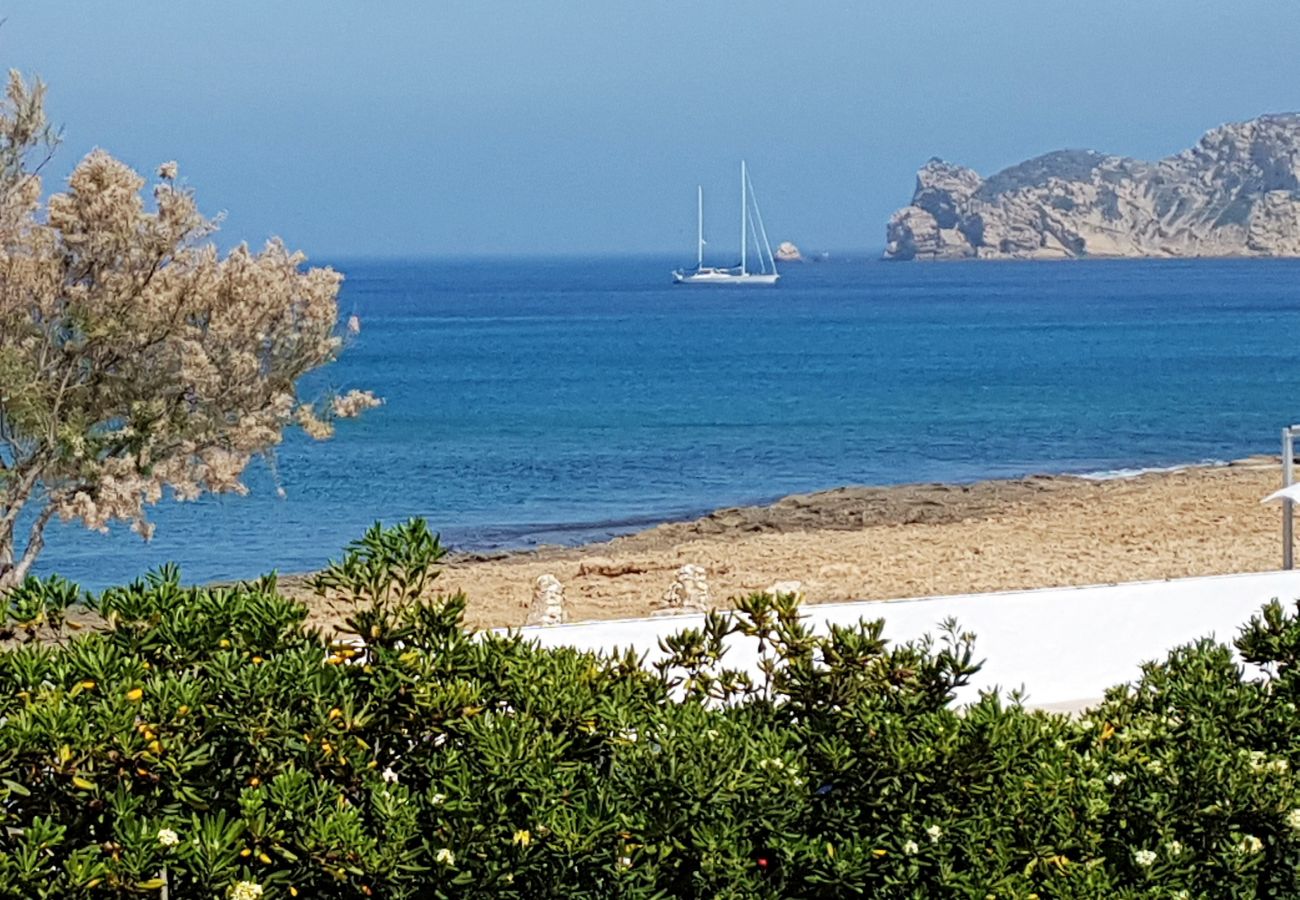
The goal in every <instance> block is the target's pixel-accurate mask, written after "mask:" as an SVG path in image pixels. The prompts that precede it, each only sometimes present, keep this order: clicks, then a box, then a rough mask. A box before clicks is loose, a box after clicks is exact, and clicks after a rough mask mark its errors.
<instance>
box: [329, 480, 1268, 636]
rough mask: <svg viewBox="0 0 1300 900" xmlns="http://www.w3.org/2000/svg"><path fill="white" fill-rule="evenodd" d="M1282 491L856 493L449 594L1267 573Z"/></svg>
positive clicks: (554, 560)
mask: <svg viewBox="0 0 1300 900" xmlns="http://www.w3.org/2000/svg"><path fill="white" fill-rule="evenodd" d="M1280 483H1281V472H1280V465H1279V463H1278V461H1277V460H1276V459H1271V458H1268V457H1253V458H1250V459H1245V460H1239V461H1237V462H1234V463H1232V464H1229V465H1224V466H1213V467H1192V468H1186V469H1181V470H1177V471H1172V472H1152V473H1146V474H1142V475H1137V476H1135V477H1129V478H1116V479H1110V480H1089V479H1085V478H1080V477H1076V476H1062V475H1056V476H1032V477H1028V478H1022V479H1014V480H999V481H984V482H978V483H975V484H968V485H948V484H915V485H899V486H893V487H874V488H873V487H845V488H838V489H835V490H830V491H823V492H818V493H814V494H801V495H793V496H789V497H786V498H784V499H782V500H780V501H778V502H776V503H774V504H771V505H769V506H755V507H737V508H731V509H722V510H718V511H716V512H714V513H712V514H710V515H708V516H705V517H704V518H702V519H698V520H696V521H693V522H681V523H667V524H663V525H659V526H656V527H654V528H650V529H648V530H646V531H642V532H639V533H637V534H633V535H628V536H626V537H621V538H617V539H615V540H612V541H609V542H606V543H600V544H592V545H588V546H584V547H577V548H543V549H540V550H537V551H532V552H525V553H513V554H502V555H497V556H481V555H479V556H476V555H460V556H453V557H450V558H449V562H448V564H447V565H446V566H445V568H444V569H443V571H442V574H441V575H440V577H439V579H438V584H439V588H440V590H443V591H448V592H451V591H456V590H463V591H465V593H466V594H467V595H468V596H469V601H470V602H469V609H468V620H469V623H470V624H471V625H474V626H479V627H488V626H518V625H522V624H524V621H525V618H526V616H527V610H528V605H529V602H530V599H531V595H532V587H533V584H534V582H535V580H536V579H537V578H538V576H540V575H543V574H552V575H554V576H555V577H557V578H558V579H559V580H560V581H561V583H562V584H563V585H564V590H565V597H566V601H567V607H566V608H567V609H568V614H569V617H570V620H571V621H580V620H589V619H611V618H627V617H635V616H643V615H647V614H649V613H650V612H651V611H652V610H653V609H654V608H655V603H656V601H658V600H659V598H660V597H661V596H662V594H663V592H664V590H665V589H666V588H667V587H668V585H669V584H670V583H671V582H672V580H673V576H674V573H675V571H676V569H677V568H678V567H680V566H682V565H683V564H686V563H694V564H697V565H700V566H703V567H704V568H705V570H706V571H707V573H708V581H709V586H710V590H711V594H712V598H713V602H714V604H715V605H717V606H727V605H729V603H728V601H729V599H730V598H731V597H734V596H737V595H743V594H746V593H749V592H751V591H758V590H763V589H766V588H768V587H769V586H771V585H772V584H773V583H774V582H777V581H798V582H800V584H801V589H802V591H803V593H804V595H805V598H806V600H807V602H809V603H824V602H830V601H842V600H864V599H887V598H899V597H915V596H926V595H933V594H957V593H969V592H980V591H997V590H1011V589H1018V588H1034V587H1048V586H1060V585H1082V584H1100V583H1109V582H1116V581H1138V580H1149V579H1166V578H1179V577H1185V576H1191V575H1218V574H1227V573H1234V572H1257V571H1268V570H1271V569H1276V568H1279V566H1280V538H1279V535H1280V530H1279V529H1280V525H1279V522H1280V512H1279V507H1278V506H1277V505H1273V504H1270V505H1267V506H1265V505H1261V504H1260V502H1259V501H1260V499H1261V498H1262V497H1264V496H1265V495H1266V494H1268V493H1270V492H1271V491H1273V490H1274V489H1275V488H1276V487H1277V486H1279V485H1280ZM318 614H320V616H321V618H322V619H323V620H328V619H329V618H331V615H330V612H329V611H327V610H318Z"/></svg>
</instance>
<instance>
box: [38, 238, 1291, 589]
mask: <svg viewBox="0 0 1300 900" xmlns="http://www.w3.org/2000/svg"><path fill="white" fill-rule="evenodd" d="M679 262H680V260H674V259H644V258H643V259H626V260H602V261H594V262H592V261H570V262H559V261H536V262H524V261H509V262H481V261H475V262H409V263H400V262H398V263H394V262H382V263H381V262H353V263H347V262H342V263H339V264H338V267H339V268H340V269H342V270H343V271H344V272H345V273H346V274H347V277H348V280H347V282H346V284H345V286H344V289H343V293H342V298H341V306H342V311H343V313H344V315H347V314H350V313H356V314H357V315H359V316H360V318H361V321H362V323H363V331H362V333H361V335H360V337H359V338H358V339H357V340H356V341H355V342H354V343H353V344H352V346H351V347H350V348H349V349H348V350H347V351H346V353H345V354H344V356H343V358H342V359H341V360H340V361H339V363H337V364H336V365H334V366H332V367H331V368H329V369H328V370H326V371H325V372H323V373H318V374H319V377H313V378H312V379H311V381H310V382H309V384H308V386H307V387H308V390H309V391H313V390H322V389H328V388H339V389H348V388H353V387H365V388H371V389H373V390H375V391H376V392H377V393H379V394H381V395H382V396H383V397H384V398H385V400H386V405H385V406H383V407H382V408H380V409H378V410H375V411H373V412H371V413H369V414H368V415H367V416H365V417H364V419H362V420H358V421H353V422H344V423H341V424H340V427H339V429H338V433H337V436H336V437H335V438H334V439H333V440H331V441H328V442H326V443H323V444H315V443H312V442H310V441H307V440H306V439H303V438H302V437H301V436H300V435H296V434H295V435H293V436H292V437H290V439H289V440H288V441H287V443H286V445H285V446H284V447H283V448H281V450H280V452H279V453H278V455H277V459H276V468H277V473H278V478H279V481H280V483H281V484H282V485H283V487H284V488H285V491H286V492H287V496H286V497H285V498H284V499H280V498H278V497H277V496H276V494H275V481H274V480H273V478H272V476H271V474H270V473H269V471H268V469H267V467H266V466H264V465H261V464H259V465H257V467H256V471H254V472H253V473H252V475H251V479H250V480H251V486H252V493H251V494H250V495H249V496H247V497H224V498H219V499H218V498H208V499H205V500H203V501H201V502H199V503H197V504H184V505H181V504H175V503H170V502H169V503H164V504H163V505H161V506H159V507H158V508H157V509H156V510H155V516H154V517H155V520H156V522H157V524H158V532H157V536H156V537H155V539H154V541H153V542H152V543H150V544H144V543H142V542H140V541H139V539H138V538H136V537H135V536H134V535H132V534H131V533H130V532H129V531H127V530H126V529H125V528H121V529H118V530H117V531H116V532H115V533H114V534H112V535H111V536H109V537H104V536H101V535H95V534H90V533H85V532H79V531H77V530H75V529H73V528H69V527H56V528H54V530H53V534H52V535H51V540H50V542H49V545H48V547H47V549H46V552H45V554H44V556H43V557H42V561H41V564H40V571H43V572H50V571H57V572H59V573H61V574H64V575H66V576H68V577H71V578H73V579H76V580H79V581H81V582H82V583H83V584H84V585H86V586H88V587H95V588H98V587H103V586H105V585H108V584H112V583H116V582H120V581H124V580H128V579H130V578H133V577H135V576H136V575H138V574H140V573H142V572H143V571H144V570H146V569H147V568H150V567H152V566H155V565H158V564H159V563H161V562H163V561H166V560H175V561H177V562H179V563H180V564H181V565H182V568H183V571H184V574H185V575H186V577H187V578H189V579H194V580H210V579H219V578H230V577H243V576H252V575H255V574H257V573H260V572H263V571H267V570H270V569H272V568H278V569H280V570H281V571H300V570H306V569H311V568H313V567H316V566H319V565H321V564H322V563H323V562H324V561H325V560H326V559H327V558H328V557H329V556H331V555H336V554H337V551H338V549H339V548H340V547H342V546H343V545H344V544H345V543H346V542H348V541H349V540H351V539H352V538H354V537H356V536H358V535H359V534H360V533H361V532H362V531H363V530H364V529H365V528H366V527H367V526H368V525H369V524H371V523H372V522H373V521H375V520H377V519H381V520H384V521H386V522H395V521H398V520H400V519H403V518H405V517H408V516H416V515H418V516H424V517H426V518H428V519H429V520H430V522H431V523H432V524H433V526H434V527H436V528H437V529H440V530H441V531H442V534H443V537H444V540H445V541H447V542H449V543H450V544H452V545H453V546H456V547H461V548H495V547H524V546H532V545H535V544H537V543H564V542H579V541H586V540H592V539H596V538H601V537H606V536H609V535H612V534H615V533H619V532H622V531H627V530H632V529H634V528H635V527H639V526H641V525H644V524H646V523H650V522H655V521H659V520H662V519H665V518H674V517H688V516H693V515H695V514H698V513H701V512H704V511H706V510H709V509H713V508H716V507H718V506H724V505H731V504H738V503H746V502H754V501H765V500H771V499H774V498H776V497H778V496H781V495H783V494H787V493H791V492H795V491H807V490H813V489H817V488H827V487H832V486H835V485H841V484H848V483H870V484H876V483H895V482H908V481H923V480H942V481H970V480H976V479H980V478H986V477H990V476H1010V475H1020V474H1024V473H1030V472H1091V471H1097V470H1110V469H1122V468H1129V467H1143V466H1163V465H1170V464H1176V463H1183V462H1196V461H1202V460H1210V459H1226V458H1231V457H1236V456H1242V455H1245V454H1249V453H1255V452H1261V451H1267V452H1276V451H1277V447H1278V432H1279V429H1280V428H1281V427H1282V426H1283V425H1285V424H1287V423H1289V422H1294V421H1296V420H1298V419H1300V403H1298V402H1297V401H1298V400H1300V385H1298V382H1300V366H1297V362H1298V361H1300V263H1296V262H1281V261H1279V262H1272V261H1268V262H1265V261H1226V262H1220V261H1188V262H1178V261H1151V262H1146V261H1117V262H1091V261H1090V262H1079V263H968V264H966V263H950V264H935V265H925V264H887V263H879V262H865V261H857V262H849V261H831V262H826V263H818V264H804V265H802V266H788V267H786V272H785V274H784V276H783V278H782V281H781V284H780V285H779V286H778V287H776V288H768V289H764V288H752V289H751V288H721V287H719V288H699V287H696V288H692V287H674V286H673V285H671V284H669V270H670V269H671V268H672V267H673V265H674V264H676V263H679Z"/></svg>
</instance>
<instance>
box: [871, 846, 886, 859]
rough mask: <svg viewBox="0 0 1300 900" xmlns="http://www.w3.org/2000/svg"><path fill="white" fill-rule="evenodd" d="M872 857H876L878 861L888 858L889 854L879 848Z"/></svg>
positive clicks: (872, 853) (873, 851)
mask: <svg viewBox="0 0 1300 900" xmlns="http://www.w3.org/2000/svg"><path fill="white" fill-rule="evenodd" d="M871 855H872V856H874V857H875V858H876V859H880V857H882V856H888V855H889V854H888V852H887V851H885V850H881V849H880V848H878V847H877V848H876V849H875V850H872V851H871Z"/></svg>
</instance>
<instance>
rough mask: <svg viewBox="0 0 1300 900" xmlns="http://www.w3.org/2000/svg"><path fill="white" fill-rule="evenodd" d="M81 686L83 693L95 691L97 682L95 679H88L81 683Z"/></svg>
mask: <svg viewBox="0 0 1300 900" xmlns="http://www.w3.org/2000/svg"><path fill="white" fill-rule="evenodd" d="M80 686H81V689H82V690H83V691H93V690H94V689H95V680H94V679H93V678H87V679H86V680H85V681H83V682H81V685H80Z"/></svg>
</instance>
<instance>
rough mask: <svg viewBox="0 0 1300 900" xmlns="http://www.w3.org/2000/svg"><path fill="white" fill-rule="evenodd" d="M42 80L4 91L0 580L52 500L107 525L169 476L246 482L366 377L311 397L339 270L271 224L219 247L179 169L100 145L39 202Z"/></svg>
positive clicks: (21, 555)
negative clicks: (152, 179) (274, 233)
mask: <svg viewBox="0 0 1300 900" xmlns="http://www.w3.org/2000/svg"><path fill="white" fill-rule="evenodd" d="M42 98H43V88H42V87H41V85H40V84H39V83H36V84H32V85H29V84H28V83H26V82H25V81H24V80H23V79H22V78H21V77H20V76H19V75H18V74H17V73H10V77H9V84H8V90H7V93H6V95H5V98H4V101H3V103H2V104H0V591H3V590H5V589H7V588H12V587H13V586H14V585H16V584H18V583H20V582H21V581H23V579H24V578H25V577H26V576H27V574H28V572H29V571H30V569H31V566H32V564H33V562H34V561H35V559H36V557H37V555H38V554H39V553H40V552H41V549H42V547H43V544H44V533H45V528H46V526H47V525H48V523H49V522H50V520H51V519H52V518H54V517H56V516H57V517H58V518H59V519H61V520H63V521H69V522H79V523H81V524H83V525H85V526H87V527H89V528H92V529H97V530H100V531H103V530H106V529H107V527H108V525H109V523H111V522H114V521H120V522H126V523H130V525H131V527H132V528H133V529H134V530H135V531H136V532H137V533H139V534H140V535H141V536H142V537H144V538H146V539H147V538H148V537H149V536H150V534H151V533H152V525H151V523H150V522H149V521H148V518H147V516H146V511H147V508H148V507H149V506H151V505H152V504H154V503H156V502H158V501H159V500H160V499H161V498H162V497H163V495H164V493H168V494H170V495H171V496H173V497H175V498H177V499H181V500H190V499H194V498H196V497H198V496H199V495H201V494H203V493H205V492H213V493H217V492H235V493H244V492H246V490H247V489H246V487H245V485H244V483H243V474H244V472H245V470H246V468H247V466H248V465H249V463H250V461H251V460H252V459H253V458H254V457H255V456H257V455H259V454H265V453H267V452H269V451H271V450H272V448H274V447H275V446H276V445H277V444H278V443H279V442H280V441H281V439H282V436H283V433H284V431H285V429H286V428H287V427H290V426H293V425H298V426H301V427H302V428H303V429H304V430H305V431H306V432H307V433H308V434H310V435H311V436H312V437H315V438H324V437H328V436H329V434H330V432H331V423H332V420H333V419H334V418H336V417H346V416H352V415H356V414H357V413H359V412H361V411H362V410H364V409H366V408H368V407H370V406H373V405H375V404H376V403H378V401H377V400H376V399H375V398H374V396H373V395H371V394H370V393H368V392H362V391H354V392H352V393H349V394H346V395H341V396H333V397H330V398H326V399H321V400H316V401H314V402H304V401H303V400H302V399H300V397H299V395H298V392H297V390H296V387H295V385H296V383H297V381H298V379H299V378H301V377H302V376H303V375H304V374H305V373H307V372H309V371H311V370H312V369H315V368H317V367H318V366H321V365H323V364H325V363H327V362H329V361H331V360H332V359H334V358H335V356H336V355H337V353H338V351H339V349H340V346H341V339H340V336H339V334H338V303H337V296H338V289H339V284H340V281H341V277H340V276H339V275H338V274H337V273H336V272H334V271H331V270H330V269H327V268H310V269H309V268H305V267H304V265H303V263H304V257H303V256H302V255H301V254H299V253H293V252H290V251H289V250H288V249H286V248H285V246H284V245H283V244H282V243H281V242H280V241H278V240H272V241H271V242H270V243H268V244H267V245H266V247H265V248H264V249H263V250H261V251H260V252H253V251H250V250H249V249H248V247H247V246H242V245H241V246H239V247H237V248H236V249H234V250H233V251H231V252H229V253H228V254H226V255H224V256H223V255H221V254H220V253H218V251H217V249H216V247H215V246H214V245H213V244H212V243H211V241H210V240H208V238H209V237H210V236H211V234H212V233H213V231H214V230H215V222H214V221H213V220H212V219H209V218H206V217H204V216H203V215H202V214H201V213H200V212H199V210H198V207H197V205H196V203H195V200H194V196H193V194H192V192H191V191H190V190H188V189H187V188H185V187H183V186H182V185H181V184H180V183H179V182H178V180H177V170H176V164H175V163H164V164H163V165H162V166H160V167H159V169H158V175H157V180H156V183H155V184H154V185H153V187H152V192H151V198H150V199H149V200H146V196H145V194H144V189H145V186H146V181H145V179H144V178H142V177H141V176H140V175H138V174H137V173H136V172H134V171H132V170H131V169H130V168H129V167H128V166H126V165H124V164H123V163H121V162H119V161H118V160H116V159H114V158H113V157H111V156H110V155H109V154H107V153H105V152H103V151H101V150H95V151H93V152H92V153H90V154H89V155H88V156H86V157H85V159H83V160H82V161H81V162H80V163H79V164H78V165H77V166H76V168H75V169H74V171H73V172H72V174H71V176H70V177H69V179H68V183H67V187H66V190H64V191H63V192H61V193H56V194H54V195H52V196H50V197H49V198H48V200H47V201H46V202H45V203H44V204H42V202H41V194H42V191H41V177H40V174H41V173H40V170H41V165H42V164H43V162H44V161H45V160H48V158H49V151H50V148H51V147H52V146H53V139H52V137H51V135H50V132H49V129H48V127H47V125H46V122H45V117H44V114H43V109H42Z"/></svg>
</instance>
